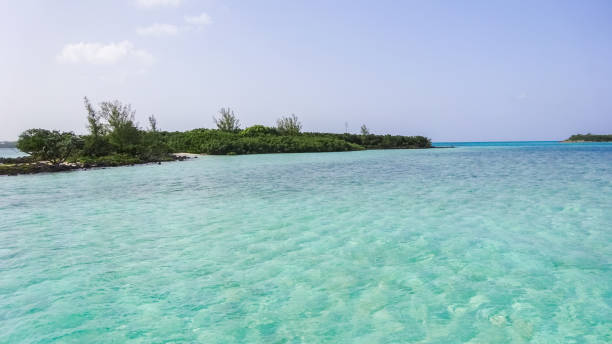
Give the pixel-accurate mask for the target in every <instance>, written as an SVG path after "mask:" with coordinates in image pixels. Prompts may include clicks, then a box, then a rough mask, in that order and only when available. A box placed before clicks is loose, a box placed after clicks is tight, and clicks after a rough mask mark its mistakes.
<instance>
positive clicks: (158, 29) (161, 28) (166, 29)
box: [136, 23, 179, 36]
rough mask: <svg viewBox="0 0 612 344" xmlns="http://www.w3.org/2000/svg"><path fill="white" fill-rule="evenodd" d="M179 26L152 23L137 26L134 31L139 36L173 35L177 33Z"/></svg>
mask: <svg viewBox="0 0 612 344" xmlns="http://www.w3.org/2000/svg"><path fill="white" fill-rule="evenodd" d="M178 32H179V28H178V27H176V26H175V25H171V24H157V23H155V24H153V25H151V26H147V27H139V28H138V29H136V33H138V34H139V35H141V36H174V35H176V34H178Z"/></svg>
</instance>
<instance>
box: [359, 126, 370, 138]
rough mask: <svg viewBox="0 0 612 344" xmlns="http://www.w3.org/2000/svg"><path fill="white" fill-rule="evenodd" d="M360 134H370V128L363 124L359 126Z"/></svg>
mask: <svg viewBox="0 0 612 344" xmlns="http://www.w3.org/2000/svg"><path fill="white" fill-rule="evenodd" d="M361 135H363V136H367V135H370V129H368V127H366V125H365V124H364V125H362V126H361Z"/></svg>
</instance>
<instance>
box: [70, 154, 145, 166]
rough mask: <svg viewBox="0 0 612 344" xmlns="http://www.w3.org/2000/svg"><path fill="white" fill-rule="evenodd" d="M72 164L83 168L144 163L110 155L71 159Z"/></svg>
mask: <svg viewBox="0 0 612 344" xmlns="http://www.w3.org/2000/svg"><path fill="white" fill-rule="evenodd" d="M73 162H78V163H81V164H83V165H84V166H123V165H134V164H140V163H143V162H146V161H145V160H142V159H140V158H139V157H136V156H132V155H129V154H111V155H105V156H100V157H88V156H80V157H77V158H75V159H73Z"/></svg>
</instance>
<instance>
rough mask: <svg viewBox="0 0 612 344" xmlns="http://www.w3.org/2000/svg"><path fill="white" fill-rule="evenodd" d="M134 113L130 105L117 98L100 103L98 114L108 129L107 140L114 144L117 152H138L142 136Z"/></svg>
mask: <svg viewBox="0 0 612 344" xmlns="http://www.w3.org/2000/svg"><path fill="white" fill-rule="evenodd" d="M134 114H135V111H133V110H132V107H131V105H129V104H126V105H124V104H122V103H121V102H119V101H117V100H115V101H113V102H102V103H101V104H100V110H99V115H100V117H102V118H103V119H105V120H106V122H107V123H108V128H109V130H110V132H109V134H108V135H107V136H108V141H109V142H110V143H111V144H112V145H113V146H115V149H116V151H117V153H127V154H138V148H139V146H140V143H141V138H142V137H141V131H140V130H139V129H138V127H137V125H136V123H135V120H134Z"/></svg>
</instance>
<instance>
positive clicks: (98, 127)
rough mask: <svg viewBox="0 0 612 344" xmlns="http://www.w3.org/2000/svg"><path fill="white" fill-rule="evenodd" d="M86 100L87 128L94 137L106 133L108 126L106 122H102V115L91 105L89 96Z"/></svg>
mask: <svg viewBox="0 0 612 344" xmlns="http://www.w3.org/2000/svg"><path fill="white" fill-rule="evenodd" d="M84 100H85V109H86V110H87V123H88V124H87V129H89V133H90V134H91V136H93V137H96V138H97V137H100V136H102V135H104V134H105V131H106V128H105V127H104V124H103V123H102V122H101V116H100V114H99V113H98V112H96V110H95V109H94V108H93V106H91V103H90V102H89V99H87V97H85V98H84Z"/></svg>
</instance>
